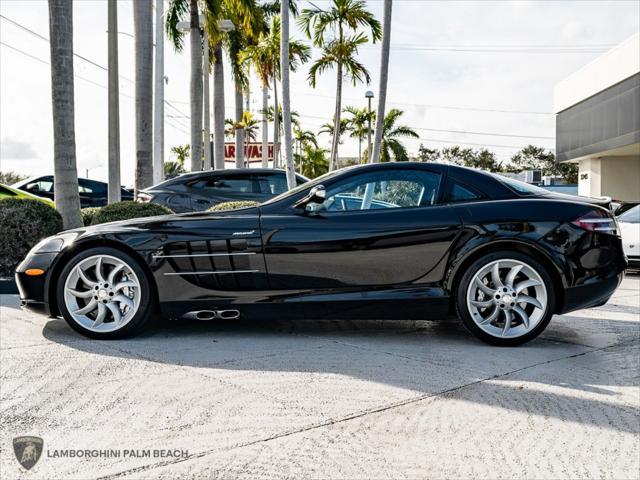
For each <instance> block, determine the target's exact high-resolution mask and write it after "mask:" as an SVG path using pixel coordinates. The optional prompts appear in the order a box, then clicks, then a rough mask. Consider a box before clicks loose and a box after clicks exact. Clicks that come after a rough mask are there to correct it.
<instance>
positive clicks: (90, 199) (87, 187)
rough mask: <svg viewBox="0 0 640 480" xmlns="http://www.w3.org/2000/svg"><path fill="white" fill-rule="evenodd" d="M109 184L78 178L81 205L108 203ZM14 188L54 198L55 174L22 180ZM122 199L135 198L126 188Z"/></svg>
mask: <svg viewBox="0 0 640 480" xmlns="http://www.w3.org/2000/svg"><path fill="white" fill-rule="evenodd" d="M107 186H108V185H107V184H106V183H104V182H100V181H98V180H89V179H88V178H79V179H78V190H79V193H80V207H81V208H86V207H103V206H105V205H106V204H107ZM13 188H17V189H20V190H22V191H25V192H29V193H31V194H33V195H36V196H38V197H44V198H48V199H50V200H54V198H53V175H44V176H42V177H31V178H27V179H26V180H22V181H21V182H18V183H14V184H13ZM120 196H121V199H122V200H133V193H132V192H131V191H129V190H127V189H126V188H122V189H121V190H120Z"/></svg>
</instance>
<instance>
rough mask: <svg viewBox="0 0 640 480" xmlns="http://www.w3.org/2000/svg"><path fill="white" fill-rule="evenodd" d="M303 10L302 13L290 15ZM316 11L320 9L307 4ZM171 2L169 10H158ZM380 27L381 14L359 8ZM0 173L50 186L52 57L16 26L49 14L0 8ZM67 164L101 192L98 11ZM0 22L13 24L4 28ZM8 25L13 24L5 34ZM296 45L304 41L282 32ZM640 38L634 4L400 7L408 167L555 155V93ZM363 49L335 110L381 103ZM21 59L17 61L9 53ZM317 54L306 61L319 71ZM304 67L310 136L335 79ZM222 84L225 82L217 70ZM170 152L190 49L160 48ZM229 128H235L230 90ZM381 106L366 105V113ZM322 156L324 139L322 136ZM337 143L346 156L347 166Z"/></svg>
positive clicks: (83, 3) (396, 65)
mask: <svg viewBox="0 0 640 480" xmlns="http://www.w3.org/2000/svg"><path fill="white" fill-rule="evenodd" d="M297 3H298V5H299V7H300V8H305V7H309V6H310V4H309V2H306V1H298V2H297ZM314 3H315V4H316V5H318V6H319V7H321V8H324V7H326V6H328V3H329V2H328V0H314ZM167 4H168V2H165V8H166V5H167ZM368 5H369V8H370V9H371V11H372V12H373V13H374V14H375V15H376V16H377V17H378V18H379V19H380V20H382V1H380V0H372V1H369V2H368ZM0 15H2V17H4V18H0V42H1V44H0V142H1V144H0V146H1V150H0V170H2V171H8V170H12V171H16V172H19V173H22V174H28V175H40V174H49V173H52V172H53V120H52V113H51V73H50V67H49V65H48V63H49V60H50V53H49V44H48V42H47V41H44V40H42V39H41V38H38V37H37V36H36V35H33V34H32V33H29V32H27V31H25V30H24V29H21V28H20V27H18V26H16V25H14V24H13V23H11V21H14V22H17V23H19V24H21V25H23V26H24V27H27V28H28V29H30V30H32V31H34V32H36V33H37V34H39V35H41V36H44V37H48V36H49V24H48V7H47V2H46V1H45V0H0ZM73 15H74V18H73V20H74V52H75V53H76V54H79V55H81V56H83V57H85V58H86V59H88V60H90V61H91V62H93V63H90V62H87V61H84V60H81V59H79V58H75V60H74V68H75V75H76V78H75V127H76V151H77V163H78V171H79V175H80V176H86V175H87V174H88V176H89V177H90V178H95V179H99V180H106V178H107V87H106V85H107V72H106V69H103V68H99V67H98V66H96V65H95V64H98V65H101V66H104V67H106V65H107V34H106V30H107V2H106V0H76V1H75V2H74V12H73ZM7 19H8V20H7ZM9 20H11V21H9ZM291 25H292V36H293V37H295V38H296V39H300V40H304V39H305V37H304V35H303V34H302V32H301V31H299V30H298V29H297V27H296V26H295V21H292V22H291ZM639 29H640V2H639V1H637V0H630V1H611V2H609V1H555V2H554V1H544V2H543V1H540V2H534V1H482V2H481V1H474V2H466V1H423V0H395V1H394V2H393V18H392V27H391V56H390V65H389V85H388V93H387V109H389V108H399V109H401V110H403V111H404V115H403V116H402V117H401V118H400V122H399V123H401V124H404V125H408V126H411V127H413V128H414V129H416V131H417V132H418V133H419V135H420V139H419V140H407V141H406V146H407V148H408V150H409V152H410V154H415V153H416V152H417V150H418V147H419V145H420V144H424V145H425V146H428V147H429V148H442V147H445V146H450V145H453V144H460V145H461V146H463V147H473V148H481V147H486V148H488V149H490V150H492V151H494V152H495V153H496V155H497V157H498V159H499V160H502V161H507V160H508V159H509V158H510V156H511V155H512V154H513V153H515V152H516V151H517V150H518V149H519V148H522V147H523V146H525V145H528V144H530V143H533V144H536V145H540V146H542V147H545V148H553V147H554V145H555V139H554V137H555V117H554V114H553V88H554V85H555V84H556V83H558V82H559V81H560V80H562V79H563V78H565V77H567V76H568V75H569V74H571V73H572V72H574V71H576V70H578V69H579V68H581V67H582V66H584V65H585V64H587V63H589V62H590V61H592V60H593V59H594V58H596V57H598V56H599V55H601V54H602V53H603V52H604V51H606V50H607V49H609V48H611V47H613V46H615V45H616V44H618V43H620V42H622V41H624V40H625V39H627V38H628V37H630V36H631V35H633V34H634V33H636V32H637V31H638V30H639ZM118 30H119V31H121V32H123V34H122V35H120V36H119V54H120V58H119V68H120V76H121V77H120V92H121V95H120V125H121V154H120V155H121V162H122V183H123V185H128V186H129V185H132V184H133V176H134V164H135V108H134V107H135V105H134V98H133V97H134V84H133V78H134V72H135V70H134V67H135V64H134V42H133V38H131V37H130V36H128V35H127V34H132V33H133V12H132V1H131V0H119V1H118ZM379 46H380V45H379V43H378V44H375V45H373V44H369V45H367V46H365V47H363V48H362V49H361V50H360V55H359V59H360V61H361V62H362V63H364V64H365V65H366V67H367V68H368V69H369V71H370V73H371V84H370V85H365V84H358V85H355V86H354V85H352V84H351V83H350V82H345V83H344V90H343V91H344V101H343V105H345V106H346V105H353V106H356V107H364V106H366V101H365V98H364V94H365V92H366V91H367V90H372V91H373V92H374V94H375V95H376V97H377V91H378V81H379V78H378V70H379V63H380V58H379V57H380V48H379ZM16 49H18V50H20V51H17V50H16ZM318 55H319V52H318V50H316V49H314V50H313V54H312V56H313V59H312V61H313V60H315V59H316V58H318ZM309 65H310V64H306V65H303V66H302V67H301V68H300V69H299V70H298V71H297V72H295V73H293V74H292V78H291V102H292V109H293V110H295V111H297V112H299V113H300V119H301V123H302V126H303V128H305V129H310V130H313V131H315V132H317V131H318V130H319V128H320V126H321V125H322V124H323V123H326V122H328V121H329V120H330V119H331V115H332V112H333V108H334V98H335V87H336V77H335V72H334V71H329V72H327V73H326V74H324V75H323V76H322V77H320V79H319V82H318V84H317V86H316V88H315V89H314V88H311V87H310V86H309V84H308V81H307V73H308V67H309ZM226 72H227V75H228V72H229V69H228V68H227V69H226ZM165 75H166V76H167V77H168V84H167V85H166V87H165V98H166V99H167V100H168V102H169V103H170V105H167V106H166V107H165V152H166V160H170V159H171V155H170V154H169V149H170V147H172V146H175V145H181V144H187V143H188V142H189V103H188V101H189V56H188V49H185V50H184V51H183V52H182V53H176V52H174V50H173V48H172V46H171V45H170V44H169V43H167V42H165ZM225 82H226V84H225V85H226V93H227V98H226V116H227V117H231V116H232V114H233V106H234V105H233V96H232V92H233V90H232V83H231V78H230V77H229V76H227V77H226V78H225ZM251 94H252V97H251V108H252V110H253V111H254V113H255V114H256V116H259V110H260V108H261V91H260V86H259V83H258V81H257V79H253V80H252V82H251ZM375 104H376V99H374V108H375ZM319 139H320V141H321V144H323V145H324V146H326V147H328V146H329V143H330V139H329V137H328V136H327V135H326V134H325V135H321V136H320V137H319ZM357 152H358V144H357V141H356V140H350V139H346V140H345V141H344V144H343V145H341V147H340V155H341V156H356V155H357Z"/></svg>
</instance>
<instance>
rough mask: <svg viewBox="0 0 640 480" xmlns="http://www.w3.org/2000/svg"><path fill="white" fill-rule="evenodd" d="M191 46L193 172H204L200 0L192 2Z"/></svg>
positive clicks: (190, 91)
mask: <svg viewBox="0 0 640 480" xmlns="http://www.w3.org/2000/svg"><path fill="white" fill-rule="evenodd" d="M189 12H190V14H191V15H190V25H189V26H190V28H191V30H190V33H189V35H190V37H189V40H190V44H191V83H190V88H189V93H190V101H191V171H192V172H197V171H199V170H202V39H201V35H200V15H199V13H198V0H190V7H189Z"/></svg>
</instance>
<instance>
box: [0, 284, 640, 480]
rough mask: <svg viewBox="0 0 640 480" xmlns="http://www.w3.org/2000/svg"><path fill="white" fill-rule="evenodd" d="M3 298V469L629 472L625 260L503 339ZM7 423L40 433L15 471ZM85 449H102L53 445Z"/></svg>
mask: <svg viewBox="0 0 640 480" xmlns="http://www.w3.org/2000/svg"><path fill="white" fill-rule="evenodd" d="M1 302H2V303H1V307H0V349H1V351H0V367H1V384H0V412H1V425H2V427H1V428H2V439H1V443H0V477H1V478H2V479H10V478H34V479H35V478H63V477H64V478H83V479H84V478H94V477H102V478H180V477H185V478H186V477H193V476H195V477H199V478H212V477H230V478H237V477H244V478H256V477H270V478H273V477H276V478H283V477H290V478H300V477H306V478H423V477H431V478H433V477H438V478H442V477H465V478H519V477H521V478H524V477H527V478H533V477H535V478H578V477H582V478H587V477H588V478H595V477H598V478H601V477H602V478H612V477H614V478H638V477H639V476H640V473H639V472H640V420H639V419H640V416H639V409H640V387H639V384H640V318H639V317H640V279H639V278H638V277H637V276H636V277H630V278H627V279H626V280H625V281H624V283H623V285H622V286H621V288H620V289H619V290H618V292H617V293H616V295H615V297H614V298H613V299H612V300H611V302H610V303H609V304H607V305H605V306H604V307H600V308H597V309H593V310H588V311H580V312H575V313H571V314H568V315H563V316H560V317H555V318H554V320H552V323H551V325H550V327H549V328H548V329H547V332H546V333H545V334H544V335H543V336H542V338H540V339H538V340H536V341H534V342H532V343H530V344H528V345H525V346H523V347H518V348H510V349H505V348H502V349H501V348H496V347H490V346H486V345H484V344H482V343H479V342H478V341H476V340H475V339H473V338H472V337H471V336H470V335H469V334H467V333H466V332H465V331H464V330H463V329H462V328H461V327H460V326H458V325H457V323H454V322H451V321H449V322H440V323H426V322H396V323H393V322H375V321H371V322H348V323H338V322H299V323H293V322H287V323H283V322H268V323H257V322H256V323H246V322H235V323H233V322H228V323H180V324H178V323H177V322H172V323H168V324H165V325H163V326H161V327H159V328H156V329H154V330H153V331H151V332H149V333H147V334H145V335H143V336H141V337H137V338H134V339H131V340H126V341H113V342H96V341H91V340H87V339H84V338H82V337H80V336H79V335H77V334H76V333H74V332H73V331H72V330H71V329H69V328H68V327H67V326H66V324H65V323H64V322H63V321H62V320H51V319H46V318H43V317H39V316H37V315H33V314H30V313H26V312H23V311H21V310H19V309H18V301H17V297H15V296H8V295H5V296H2V298H1ZM20 435H36V436H39V437H41V438H42V439H43V440H44V452H43V454H42V457H41V459H40V460H39V462H38V463H37V464H36V465H35V466H34V467H33V468H32V469H31V470H29V471H28V473H25V470H24V469H22V468H21V467H20V465H19V464H18V462H17V461H16V458H15V457H14V453H13V447H12V439H13V437H16V436H20ZM85 449H91V450H94V451H99V452H103V453H102V454H100V455H97V456H89V457H87V456H82V457H78V456H76V457H73V458H68V457H65V456H64V455H71V453H69V452H75V451H78V450H85ZM154 450H156V451H162V452H154ZM65 452H66V453H65ZM94 453H95V452H94ZM147 453H148V455H146V454H147ZM168 453H169V454H171V456H168V455H167V454H168ZM107 454H108V455H107ZM91 455H93V454H91Z"/></svg>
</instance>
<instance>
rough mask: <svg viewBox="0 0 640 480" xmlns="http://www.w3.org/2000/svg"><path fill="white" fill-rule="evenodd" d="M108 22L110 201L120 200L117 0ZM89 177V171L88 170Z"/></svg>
mask: <svg viewBox="0 0 640 480" xmlns="http://www.w3.org/2000/svg"><path fill="white" fill-rule="evenodd" d="M107 9H108V12H107V17H108V18H107V22H108V28H109V31H108V43H109V45H108V56H109V61H108V62H109V63H108V76H109V80H108V97H109V100H108V102H109V108H108V112H109V113H108V115H109V128H108V130H109V133H108V137H109V153H108V156H109V160H108V173H107V176H108V185H109V186H108V189H107V199H108V202H109V203H114V202H119V201H120V106H119V102H120V98H119V97H120V94H119V83H118V6H117V3H116V0H109V4H108V6H107ZM86 173H87V177H88V176H89V171H88V170H87V172H86Z"/></svg>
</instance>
